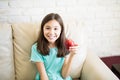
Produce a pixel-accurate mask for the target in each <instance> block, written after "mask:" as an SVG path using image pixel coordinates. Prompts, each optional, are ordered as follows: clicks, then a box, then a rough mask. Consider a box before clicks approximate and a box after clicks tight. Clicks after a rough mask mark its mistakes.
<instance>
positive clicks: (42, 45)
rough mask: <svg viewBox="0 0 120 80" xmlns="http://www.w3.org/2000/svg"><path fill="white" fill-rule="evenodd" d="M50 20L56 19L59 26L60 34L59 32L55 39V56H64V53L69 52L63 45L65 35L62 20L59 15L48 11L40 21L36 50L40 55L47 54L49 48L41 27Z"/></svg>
mask: <svg viewBox="0 0 120 80" xmlns="http://www.w3.org/2000/svg"><path fill="white" fill-rule="evenodd" d="M50 20H56V21H57V22H58V23H59V24H60V26H61V34H60V36H59V38H58V39H57V40H56V42H55V45H56V47H57V48H58V54H57V56H58V57H64V56H65V55H66V54H68V53H69V51H68V50H67V49H66V46H65V40H66V37H65V30H64V24H63V20H62V18H61V16H60V15H58V14H56V13H50V14H48V15H46V16H45V17H44V18H43V20H42V23H41V29H40V30H41V31H40V33H39V37H38V40H37V50H38V51H39V52H40V53H41V54H42V55H49V50H50V49H49V47H48V45H49V42H48V41H47V39H46V38H45V37H44V34H43V27H44V25H45V24H46V23H47V22H48V21H50Z"/></svg>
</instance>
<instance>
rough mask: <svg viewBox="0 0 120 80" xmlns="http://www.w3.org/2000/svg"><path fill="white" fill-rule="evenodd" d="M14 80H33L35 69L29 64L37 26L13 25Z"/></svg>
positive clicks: (26, 24)
mask: <svg viewBox="0 0 120 80" xmlns="http://www.w3.org/2000/svg"><path fill="white" fill-rule="evenodd" d="M12 27H13V37H14V52H15V68H16V70H15V72H16V80H34V78H35V73H36V67H35V65H34V64H32V63H31V62H30V50H31V46H32V44H33V43H34V42H35V41H36V39H37V33H38V31H39V24H28V23H20V24H13V25H12Z"/></svg>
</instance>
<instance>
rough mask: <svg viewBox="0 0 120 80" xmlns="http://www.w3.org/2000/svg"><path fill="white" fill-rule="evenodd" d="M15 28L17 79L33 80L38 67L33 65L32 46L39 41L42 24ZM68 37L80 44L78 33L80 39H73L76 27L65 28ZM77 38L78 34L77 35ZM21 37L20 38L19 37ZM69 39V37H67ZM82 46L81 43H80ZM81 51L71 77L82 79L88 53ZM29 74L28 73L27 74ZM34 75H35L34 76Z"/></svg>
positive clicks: (75, 60) (76, 57)
mask: <svg viewBox="0 0 120 80" xmlns="http://www.w3.org/2000/svg"><path fill="white" fill-rule="evenodd" d="M12 27H13V37H14V52H15V68H16V78H17V80H33V78H34V77H35V73H36V67H35V65H34V64H32V63H31V62H30V61H29V59H30V50H31V46H32V44H33V43H34V42H35V41H36V40H37V37H38V32H39V31H40V24H39V23H38V24H37V25H36V24H34V23H31V24H30V23H28V24H27V23H25V24H24V23H23V24H14V25H12ZM71 27H72V28H74V30H75V31H73V30H66V31H65V33H66V35H69V37H70V38H72V39H73V40H76V41H75V42H80V41H79V40H80V37H79V36H80V34H79V32H78V37H77V38H76V37H75V38H73V37H72V36H73V35H74V34H75V32H76V30H77V29H76V28H75V26H74V25H73V26H72V25H71V26H65V28H66V29H71ZM75 35H76V36H77V34H75ZM18 36H19V37H18ZM67 37H68V36H67ZM78 44H79V45H81V43H78ZM80 48H81V49H80V50H79V51H78V52H77V54H76V56H75V57H74V60H73V62H72V63H73V65H72V70H71V76H72V77H80V72H81V69H82V65H83V63H84V60H85V57H86V53H85V52H84V49H82V45H81V47H80ZM26 72H27V73H26ZM74 72H75V73H74ZM33 74H34V75H33Z"/></svg>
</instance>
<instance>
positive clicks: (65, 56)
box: [31, 13, 77, 80]
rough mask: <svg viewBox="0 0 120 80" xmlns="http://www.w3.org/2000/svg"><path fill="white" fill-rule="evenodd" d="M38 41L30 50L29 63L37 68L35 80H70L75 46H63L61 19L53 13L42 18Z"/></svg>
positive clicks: (64, 38)
mask: <svg viewBox="0 0 120 80" xmlns="http://www.w3.org/2000/svg"><path fill="white" fill-rule="evenodd" d="M40 30H41V31H40V33H39V37H38V40H37V42H36V43H35V44H33V46H32V49H31V61H32V62H35V64H36V67H37V70H38V72H37V74H36V78H35V79H36V80H72V78H71V76H70V70H71V63H72V59H73V56H74V55H75V53H76V50H77V46H72V47H70V48H69V50H68V49H67V48H66V46H65V40H66V37H65V32H64V24H63V21H62V18H61V17H60V16H59V15H58V14H55V13H50V14H48V15H46V16H45V17H44V19H43V20H42V23H41V29H40Z"/></svg>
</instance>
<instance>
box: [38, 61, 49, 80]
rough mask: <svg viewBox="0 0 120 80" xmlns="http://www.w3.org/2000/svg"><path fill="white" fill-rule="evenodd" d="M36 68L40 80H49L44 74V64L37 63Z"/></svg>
mask: <svg viewBox="0 0 120 80" xmlns="http://www.w3.org/2000/svg"><path fill="white" fill-rule="evenodd" d="M36 66H37V69H38V71H39V74H40V80H49V79H48V76H47V73H46V70H45V68H44V64H43V63H41V62H37V63H36Z"/></svg>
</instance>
